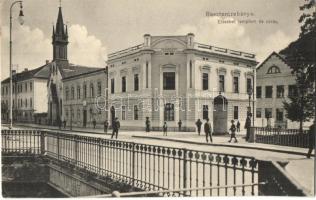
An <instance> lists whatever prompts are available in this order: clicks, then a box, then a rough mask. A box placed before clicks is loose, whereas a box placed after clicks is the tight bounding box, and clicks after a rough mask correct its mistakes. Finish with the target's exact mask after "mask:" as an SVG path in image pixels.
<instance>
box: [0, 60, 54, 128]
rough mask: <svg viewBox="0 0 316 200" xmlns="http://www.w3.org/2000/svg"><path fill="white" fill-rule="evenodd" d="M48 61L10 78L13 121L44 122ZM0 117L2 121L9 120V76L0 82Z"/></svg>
mask: <svg viewBox="0 0 316 200" xmlns="http://www.w3.org/2000/svg"><path fill="white" fill-rule="evenodd" d="M49 67H50V63H48V61H47V62H46V64H45V65H43V66H41V67H39V68H36V69H33V70H28V69H25V70H24V71H23V72H20V73H16V74H15V73H14V74H13V79H12V81H13V82H12V84H13V87H12V94H13V95H12V106H13V112H12V117H13V122H38V120H39V121H41V120H42V121H43V123H44V122H45V118H38V119H37V116H38V115H39V116H43V115H44V116H45V114H47V89H46V84H47V79H48V75H49ZM1 105H2V109H1V117H2V121H6V122H9V113H10V78H7V79H5V80H3V81H2V82H1Z"/></svg>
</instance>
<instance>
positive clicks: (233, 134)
mask: <svg viewBox="0 0 316 200" xmlns="http://www.w3.org/2000/svg"><path fill="white" fill-rule="evenodd" d="M231 123H232V125H231V126H230V129H229V130H230V131H231V135H230V140H229V141H228V142H231V141H232V139H233V138H235V142H238V141H237V138H236V133H235V132H236V126H235V124H234V120H231Z"/></svg>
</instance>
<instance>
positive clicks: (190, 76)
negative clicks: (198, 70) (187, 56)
mask: <svg viewBox="0 0 316 200" xmlns="http://www.w3.org/2000/svg"><path fill="white" fill-rule="evenodd" d="M190 88H192V60H190Z"/></svg>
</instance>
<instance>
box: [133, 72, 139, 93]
mask: <svg viewBox="0 0 316 200" xmlns="http://www.w3.org/2000/svg"><path fill="white" fill-rule="evenodd" d="M138 90H139V79H138V74H134V91H138Z"/></svg>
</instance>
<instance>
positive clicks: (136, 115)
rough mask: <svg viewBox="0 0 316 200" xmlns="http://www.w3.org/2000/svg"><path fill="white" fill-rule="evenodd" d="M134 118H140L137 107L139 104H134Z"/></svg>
mask: <svg viewBox="0 0 316 200" xmlns="http://www.w3.org/2000/svg"><path fill="white" fill-rule="evenodd" d="M134 120H138V107H137V105H135V106H134Z"/></svg>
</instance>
